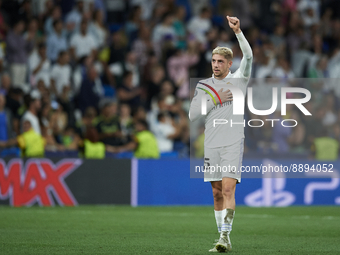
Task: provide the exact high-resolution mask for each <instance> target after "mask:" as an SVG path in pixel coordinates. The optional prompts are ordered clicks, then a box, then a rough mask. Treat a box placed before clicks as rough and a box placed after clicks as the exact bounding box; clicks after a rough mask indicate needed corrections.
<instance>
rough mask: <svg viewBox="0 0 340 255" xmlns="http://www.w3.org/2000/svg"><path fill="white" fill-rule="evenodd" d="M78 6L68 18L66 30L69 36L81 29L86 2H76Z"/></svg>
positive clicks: (79, 0)
mask: <svg viewBox="0 0 340 255" xmlns="http://www.w3.org/2000/svg"><path fill="white" fill-rule="evenodd" d="M76 2H77V3H76V6H75V7H74V8H73V10H72V11H71V12H70V13H69V14H67V16H66V20H65V23H66V29H67V31H68V33H69V34H73V33H74V32H76V31H77V30H78V29H79V26H80V22H81V21H82V16H83V11H84V1H83V0H76Z"/></svg>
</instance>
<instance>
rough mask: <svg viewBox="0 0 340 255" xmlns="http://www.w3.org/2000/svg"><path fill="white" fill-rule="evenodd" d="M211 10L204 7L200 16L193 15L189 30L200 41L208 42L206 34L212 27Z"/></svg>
mask: <svg viewBox="0 0 340 255" xmlns="http://www.w3.org/2000/svg"><path fill="white" fill-rule="evenodd" d="M210 18H211V10H210V9H209V8H208V7H203V8H202V9H201V13H200V15H199V16H195V17H193V18H192V19H191V20H190V22H189V24H188V31H189V32H190V33H191V34H192V35H194V36H195V39H196V40H198V41H199V42H200V43H202V44H205V43H206V36H205V34H206V33H207V32H208V31H209V30H210V29H211V27H212V24H211V20H210Z"/></svg>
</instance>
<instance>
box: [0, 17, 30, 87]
mask: <svg viewBox="0 0 340 255" xmlns="http://www.w3.org/2000/svg"><path fill="white" fill-rule="evenodd" d="M24 28H25V24H24V22H23V21H22V20H19V21H17V22H15V24H14V26H13V29H12V30H11V31H10V32H9V33H8V35H7V37H6V45H7V47H6V55H7V60H8V64H9V69H10V73H11V78H12V83H13V85H14V86H23V84H25V82H26V75H27V65H26V63H27V57H28V53H29V52H30V51H31V50H32V49H33V46H34V41H33V38H34V35H33V34H29V35H28V37H27V39H24V37H23V35H22V33H23V31H24Z"/></svg>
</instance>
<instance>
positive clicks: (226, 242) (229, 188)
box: [215, 177, 237, 252]
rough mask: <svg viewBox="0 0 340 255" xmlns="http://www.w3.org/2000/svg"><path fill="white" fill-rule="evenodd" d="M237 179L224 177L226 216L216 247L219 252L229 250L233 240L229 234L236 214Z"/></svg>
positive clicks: (223, 190) (223, 191) (223, 192)
mask: <svg viewBox="0 0 340 255" xmlns="http://www.w3.org/2000/svg"><path fill="white" fill-rule="evenodd" d="M236 183H237V180H236V179H233V178H228V177H225V178H223V179H222V194H223V198H224V201H225V205H226V216H225V217H224V220H223V224H222V228H221V234H220V239H219V241H218V243H217V244H216V246H215V248H216V250H218V251H219V252H227V251H230V250H231V242H230V238H229V234H230V232H231V230H232V225H233V220H234V214H235V189H236Z"/></svg>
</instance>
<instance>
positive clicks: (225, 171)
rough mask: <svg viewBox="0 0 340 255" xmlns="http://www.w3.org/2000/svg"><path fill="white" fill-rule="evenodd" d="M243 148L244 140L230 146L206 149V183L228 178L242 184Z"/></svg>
mask: <svg viewBox="0 0 340 255" xmlns="http://www.w3.org/2000/svg"><path fill="white" fill-rule="evenodd" d="M243 148H244V138H242V139H241V140H239V141H238V142H236V143H234V144H231V145H228V146H223V147H217V148H207V147H204V169H205V172H204V181H205V182H211V181H222V178H224V177H227V178H233V179H236V180H237V183H240V182H241V166H242V159H243Z"/></svg>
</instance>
